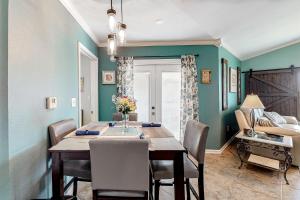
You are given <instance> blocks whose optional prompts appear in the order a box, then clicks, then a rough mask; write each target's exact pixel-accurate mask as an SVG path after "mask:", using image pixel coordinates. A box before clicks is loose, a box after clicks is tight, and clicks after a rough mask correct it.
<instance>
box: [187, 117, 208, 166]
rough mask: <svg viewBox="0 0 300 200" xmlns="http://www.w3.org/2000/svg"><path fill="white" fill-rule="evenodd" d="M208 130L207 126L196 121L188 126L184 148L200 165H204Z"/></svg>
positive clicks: (189, 122)
mask: <svg viewBox="0 0 300 200" xmlns="http://www.w3.org/2000/svg"><path fill="white" fill-rule="evenodd" d="M208 130H209V127H208V126H207V125H206V124H203V123H201V122H197V121H195V120H189V121H188V122H187V124H186V128H185V135H184V140H183V146H184V147H185V148H186V149H187V150H188V152H189V153H190V154H191V155H192V156H193V157H194V158H195V159H196V160H197V161H198V163H199V164H203V163H204V156H205V147H206V139H207V134H208Z"/></svg>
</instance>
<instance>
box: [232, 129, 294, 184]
mask: <svg viewBox="0 0 300 200" xmlns="http://www.w3.org/2000/svg"><path fill="white" fill-rule="evenodd" d="M236 138H237V139H238V142H237V153H238V156H239V158H240V160H241V165H240V166H239V169H240V168H241V167H242V166H243V163H247V164H253V165H257V166H260V167H264V168H268V169H270V170H275V171H279V172H282V173H283V175H284V179H285V181H286V184H289V182H288V180H287V177H286V173H287V171H288V169H289V168H290V166H291V164H292V156H291V149H292V148H293V141H292V137H290V136H283V135H282V136H280V135H273V134H267V133H264V132H256V133H255V135H254V136H253V137H250V136H247V135H245V134H244V133H243V132H242V131H241V132H239V133H238V134H237V135H236Z"/></svg>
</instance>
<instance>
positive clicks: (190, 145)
mask: <svg viewBox="0 0 300 200" xmlns="http://www.w3.org/2000/svg"><path fill="white" fill-rule="evenodd" d="M208 130H209V127H208V126H207V125H205V124H203V123H201V122H197V121H194V120H190V121H188V122H187V125H186V129H185V135H184V141H183V146H184V148H185V149H186V153H187V154H186V156H184V176H185V184H186V191H187V199H188V200H189V199H190V190H192V193H193V194H194V196H195V197H196V198H197V199H199V198H200V199H201V200H203V199H204V157H205V146H206V139H207V135H208ZM189 155H191V156H192V157H193V158H194V159H195V160H196V161H197V162H198V165H195V164H194V163H193V162H192V161H191V160H190V158H189ZM151 174H152V177H153V179H154V185H155V200H158V199H159V188H160V186H161V185H165V186H171V185H173V183H172V184H168V183H167V184H165V183H162V182H161V180H163V179H172V178H174V176H173V161H167V160H166V161H160V160H155V161H152V162H151ZM190 178H198V191H199V195H198V194H197V192H196V191H195V189H194V188H193V186H192V185H191V184H190V181H189V179H190ZM150 182H152V181H150ZM150 187H151V186H150ZM151 191H152V189H151V190H150V192H151Z"/></svg>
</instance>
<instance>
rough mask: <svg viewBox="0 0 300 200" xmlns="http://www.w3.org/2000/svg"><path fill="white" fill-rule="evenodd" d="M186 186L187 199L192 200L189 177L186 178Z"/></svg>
mask: <svg viewBox="0 0 300 200" xmlns="http://www.w3.org/2000/svg"><path fill="white" fill-rule="evenodd" d="M185 186H186V199H187V200H191V191H190V180H189V179H188V178H187V179H185Z"/></svg>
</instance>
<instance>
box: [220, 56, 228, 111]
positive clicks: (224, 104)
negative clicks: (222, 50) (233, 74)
mask: <svg viewBox="0 0 300 200" xmlns="http://www.w3.org/2000/svg"><path fill="white" fill-rule="evenodd" d="M221 63H222V110H227V109H228V61H227V60H226V59H225V58H222V59H221Z"/></svg>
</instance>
